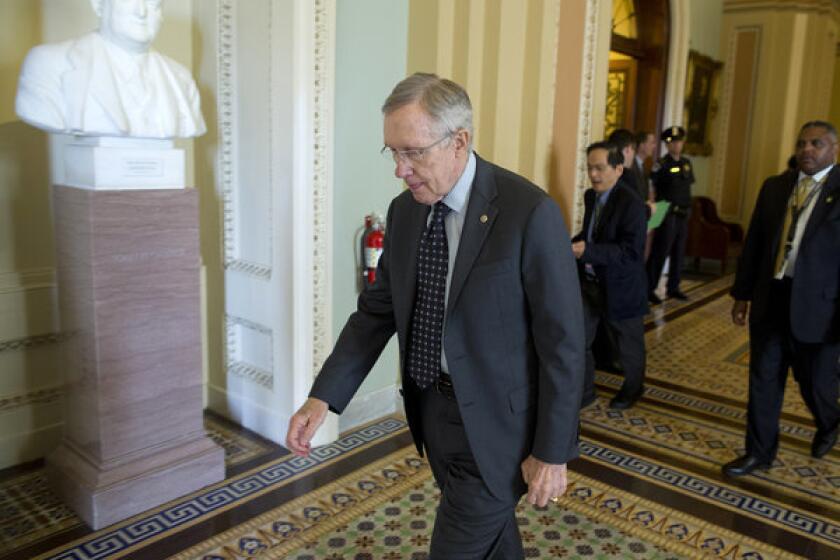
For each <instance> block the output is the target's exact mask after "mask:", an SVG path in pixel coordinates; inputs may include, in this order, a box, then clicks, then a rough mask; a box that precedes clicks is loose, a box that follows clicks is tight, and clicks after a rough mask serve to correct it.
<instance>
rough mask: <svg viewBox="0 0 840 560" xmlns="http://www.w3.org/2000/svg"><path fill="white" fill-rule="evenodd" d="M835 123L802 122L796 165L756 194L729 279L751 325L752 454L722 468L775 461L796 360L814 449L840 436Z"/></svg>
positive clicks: (739, 470) (739, 471)
mask: <svg viewBox="0 0 840 560" xmlns="http://www.w3.org/2000/svg"><path fill="white" fill-rule="evenodd" d="M837 153H838V143H837V130H836V129H835V128H834V126H833V125H832V124H830V123H828V122H824V121H811V122H808V123H805V125H803V126H802V128H801V130H800V132H799V138H798V139H797V142H796V162H797V165H798V171H797V170H788V171H785V172H784V173H782V174H781V175H777V176H775V177H770V178H769V179H767V180H766V181H765V182H764V186H763V187H762V189H761V192H760V193H759V195H758V200H757V202H756V206H755V210H754V211H753V215H752V220H751V222H750V228H749V231H748V232H747V237H746V240H745V242H744V250H743V253H742V255H741V258H740V260H739V262H738V272H737V274H736V277H735V284H734V286H733V287H732V291H731V294H732V297H733V298H735V302H734V304H733V306H732V320H733V321H734V322H735V324H737V325H743V324H745V322H746V318H747V312H748V311H749V323H750V394H749V404H748V413H747V434H746V454H745V455H743V456H741V457H739V458H737V459H735V460H734V461H731V462H730V463H727V464H726V465H724V467H723V472H724V474H727V475H729V476H742V475H746V474H749V473H751V472H752V471H754V470H756V469H766V468H769V467H770V465H771V464H772V462H773V459H774V457H775V455H776V451H777V449H778V445H779V415H780V414H781V409H782V401H783V397H784V389H785V380H786V379H787V372H788V369H789V368H790V367H792V368H793V374H794V378H795V379H796V380H797V382H798V383H799V388H800V391H801V393H802V398H803V400H804V401H805V404H807V405H808V408H809V410H810V411H811V414H813V416H814V422H815V423H816V426H817V430H816V434H815V436H814V439H813V442H812V444H811V455H813V456H814V457H816V458H820V457H822V456H823V455H825V454H826V453H828V452H829V451H830V450H831V448H832V447H833V446H834V444H835V443H836V442H837V433H838V423H840V406H838V403H837V398H838V382H837V365H838V359H840V306H839V305H838V303H840V302H838V296H840V202H838V201H840V171H838V168H837V166H836V165H835V162H836V160H837Z"/></svg>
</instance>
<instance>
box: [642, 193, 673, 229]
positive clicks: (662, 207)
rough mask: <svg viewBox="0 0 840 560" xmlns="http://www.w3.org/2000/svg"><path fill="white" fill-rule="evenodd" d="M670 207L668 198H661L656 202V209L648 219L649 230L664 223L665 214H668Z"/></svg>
mask: <svg viewBox="0 0 840 560" xmlns="http://www.w3.org/2000/svg"><path fill="white" fill-rule="evenodd" d="M670 207H671V203H670V202H668V201H667V200H660V201H659V202H657V203H656V210H654V212H653V214H651V215H650V218H649V219H648V223H647V228H648V231H650V230H652V229H656V228H658V227H659V226H661V225H662V220H664V219H665V216H667V215H668V209H669V208H670Z"/></svg>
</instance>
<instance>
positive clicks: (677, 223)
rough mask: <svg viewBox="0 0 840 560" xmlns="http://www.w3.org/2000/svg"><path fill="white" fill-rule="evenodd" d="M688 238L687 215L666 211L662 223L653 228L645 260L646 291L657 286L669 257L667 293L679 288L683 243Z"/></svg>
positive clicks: (653, 289) (650, 290) (650, 291)
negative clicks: (651, 240)
mask: <svg viewBox="0 0 840 560" xmlns="http://www.w3.org/2000/svg"><path fill="white" fill-rule="evenodd" d="M687 240H688V215H685V216H680V215H677V214H675V213H674V212H668V215H667V216H665V219H664V220H662V224H661V225H660V226H659V227H658V228H656V229H655V230H654V234H653V245H652V246H651V248H650V257H649V258H648V261H647V277H648V293H652V292H654V291H655V290H656V288H657V287H658V286H659V278H660V276H662V267H664V266H665V260H666V259H668V258H669V257H670V259H671V261H670V264H669V265H668V286H667V290H668V293H671V292H676V291H677V290H679V289H680V274H681V273H682V269H683V261H685V243H686V241H687Z"/></svg>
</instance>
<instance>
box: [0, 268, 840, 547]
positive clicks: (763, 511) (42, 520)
mask: <svg viewBox="0 0 840 560" xmlns="http://www.w3.org/2000/svg"><path fill="white" fill-rule="evenodd" d="M730 282H731V277H720V278H718V277H714V278H711V277H695V278H694V279H691V278H689V280H687V281H686V282H685V283H684V286H683V289H684V291H686V292H687V293H688V295H689V296H690V300H689V301H688V302H678V301H674V300H666V301H665V302H664V303H663V304H662V305H658V306H654V307H653V308H652V310H651V313H650V315H649V316H648V317H647V318H646V319H647V321H646V324H647V329H648V332H647V335H646V336H647V345H648V374H647V381H646V391H645V395H644V398H643V399H642V400H641V401H640V402H639V403H638V404H637V405H636V406H635V407H633V408H632V409H630V410H627V411H612V410H609V409H607V408H606V403H607V401H608V400H609V398H610V396H612V394H614V393H615V392H616V391H617V389H618V387H619V386H620V384H621V377H620V376H617V375H613V374H610V373H605V372H599V373H598V376H597V384H598V388H599V392H600V396H599V399H598V401H597V402H596V403H595V404H594V405H592V406H590V407H588V408H587V409H585V410H584V411H582V420H583V442H582V444H581V458H580V459H579V460H577V461H575V462H573V463H572V464H571V465H570V468H571V473H570V480H571V485H570V489H569V492H568V493H567V496H566V498H565V499H564V501H563V503H561V504H560V505H557V506H555V505H552V506H551V507H549V508H543V509H538V508H533V507H530V506H527V505H526V504H524V503H523V504H521V505H520V507H519V509H518V512H517V514H518V519H519V523H520V529H521V532H522V534H523V540H524V542H525V546H526V550H527V552H528V557H529V558H531V557H533V558H561V557H562V558H668V559H670V558H706V557H715V558H727V559H745V560H746V559H757V558H820V559H822V558H826V559H830V558H840V452H838V450H837V449H835V450H834V451H832V452H831V453H829V454H828V455H827V456H826V457H825V458H823V459H822V460H814V459H812V458H811V457H810V455H809V453H808V448H809V445H810V440H811V438H812V437H813V424H812V422H811V420H810V416H809V414H808V411H807V409H806V408H805V407H804V405H803V404H802V402H801V399H800V397H799V395H798V391H797V390H796V387H795V384H794V382H793V381H792V380H790V381H789V386H788V391H787V394H786V398H785V406H784V414H783V418H782V422H781V426H782V434H783V435H782V441H781V446H780V451H779V456H778V458H777V461H776V463H775V464H774V466H773V468H771V469H770V470H769V471H767V472H766V473H761V474H758V475H756V476H750V477H745V478H744V479H739V480H727V479H725V478H723V477H722V476H721V474H720V465H721V464H723V463H724V462H726V461H728V460H729V459H731V458H732V457H734V456H736V455H737V454H739V453H740V452H741V451H742V446H743V429H744V422H745V412H744V407H745V402H746V389H747V367H746V366H747V361H748V350H747V333H746V330H745V329H739V328H736V327H734V326H733V325H732V324H731V323H730V322H729V318H728V315H729V305H730V300H729V298H728V297H726V292H727V289H728V286H729V284H730ZM207 427H208V430H209V431H210V433H211V436H212V437H213V438H214V439H216V441H218V442H219V443H220V445H222V446H223V447H224V448H225V450H226V455H227V461H228V467H229V473H230V475H229V478H228V479H227V480H226V481H224V482H223V483H220V484H218V485H215V486H213V487H210V488H209V489H205V490H203V491H201V492H198V493H196V494H194V495H191V496H187V497H185V498H183V499H182V500H178V501H176V502H173V503H170V504H166V505H164V506H162V507H161V508H158V509H157V510H153V511H150V512H147V513H144V514H142V515H140V516H138V517H137V518H135V519H132V520H128V521H126V522H124V523H121V524H117V525H114V526H112V527H108V528H106V529H103V530H101V531H97V532H91V531H89V530H87V529H86V528H85V527H84V526H83V525H81V523H80V521H79V520H78V518H76V517H75V515H74V514H73V513H72V512H70V511H69V510H67V509H66V508H65V507H64V506H63V505H61V504H60V503H59V502H58V500H56V499H55V497H54V496H52V494H51V493H50V492H49V491H48V490H47V489H46V485H45V480H44V477H43V474H42V472H41V471H40V469H39V468H38V467H37V465H36V466H34V467H31V468H29V469H23V470H20V471H19V472H16V473H15V474H14V475H7V476H4V477H0V512H2V513H3V515H2V517H0V560H11V559H12V558H14V559H15V560H17V559H18V558H29V557H36V558H73V559H94V558H109V559H110V558H136V559H141V558H153V559H159V558H165V557H172V558H177V559H187V558H202V559H207V560H211V559H225V560H233V559H240V558H252V557H257V558H289V559H294V560H315V559H321V558H328V559H333V560H338V559H346V560H351V559H352V560H365V559H371V560H373V559H379V558H388V559H398V558H400V559H405V560H419V559H421V558H425V557H426V555H425V552H424V551H425V549H426V546H427V539H428V536H429V533H430V527H431V522H432V519H433V512H434V507H435V502H436V496H437V490H436V488H435V487H434V484H433V482H432V481H431V477H430V475H429V471H428V468H427V467H426V465H425V463H424V462H423V461H422V459H420V458H419V457H417V456H416V455H415V453H414V450H413V448H412V447H411V446H410V438H409V436H408V434H407V430H406V427H405V423H404V420H402V419H400V418H398V417H393V418H385V419H382V420H380V421H377V422H375V423H372V424H371V425H369V426H365V427H362V428H361V429H359V430H358V431H356V432H354V433H351V434H346V435H345V437H343V438H342V439H341V440H339V441H338V442H336V443H335V444H331V445H330V446H327V447H325V448H320V449H319V450H317V453H316V454H315V456H314V457H313V458H312V459H311V460H301V459H298V458H293V457H291V456H283V450H282V448H279V447H277V446H274V445H273V444H270V443H269V442H265V441H264V440H261V439H260V438H258V437H256V436H252V435H250V434H249V433H248V432H247V431H243V430H241V429H237V428H235V427H233V426H231V425H228V424H226V423H225V422H223V421H221V420H218V419H215V418H213V417H210V418H209V419H208V423H207ZM39 546H40V549H39V548H38V547H39ZM33 551H34V552H33ZM22 552H26V554H24V555H21V553H22Z"/></svg>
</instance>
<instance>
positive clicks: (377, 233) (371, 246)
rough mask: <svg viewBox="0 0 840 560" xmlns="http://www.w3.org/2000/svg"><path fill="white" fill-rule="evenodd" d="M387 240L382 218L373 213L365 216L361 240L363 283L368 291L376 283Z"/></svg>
mask: <svg viewBox="0 0 840 560" xmlns="http://www.w3.org/2000/svg"><path fill="white" fill-rule="evenodd" d="M384 240H385V226H384V225H383V223H382V218H380V217H379V216H378V215H377V214H375V213H371V214H368V215H367V216H365V228H364V230H363V231H362V239H361V272H362V274H361V283H362V289H367V288H369V287H370V286H372V285H373V283H374V282H376V265H377V264H378V263H379V257H380V256H381V255H382V244H383V242H384Z"/></svg>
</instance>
